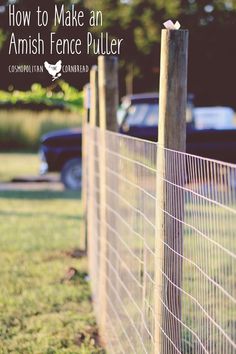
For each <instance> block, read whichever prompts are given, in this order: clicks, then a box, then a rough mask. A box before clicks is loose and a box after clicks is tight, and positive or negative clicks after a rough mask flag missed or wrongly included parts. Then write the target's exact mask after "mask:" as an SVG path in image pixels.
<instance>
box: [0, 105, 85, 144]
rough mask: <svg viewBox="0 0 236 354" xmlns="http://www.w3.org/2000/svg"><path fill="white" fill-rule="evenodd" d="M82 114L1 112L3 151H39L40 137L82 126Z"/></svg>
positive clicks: (0, 137) (27, 111) (0, 135)
mask: <svg viewBox="0 0 236 354" xmlns="http://www.w3.org/2000/svg"><path fill="white" fill-rule="evenodd" d="M81 121H82V114H81V113H80V112H68V111H60V110H59V109H57V110H53V111H48V110H42V111H39V112H37V111H30V110H20V109H11V110H6V109H1V110H0V149H1V151H17V150H18V151H19V150H20V151H37V150H38V148H39V143H40V137H41V136H42V135H43V134H45V133H47V132H50V131H54V130H60V129H65V128H74V127H78V126H80V125H81Z"/></svg>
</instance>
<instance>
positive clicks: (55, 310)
mask: <svg viewBox="0 0 236 354" xmlns="http://www.w3.org/2000/svg"><path fill="white" fill-rule="evenodd" d="M13 156H15V157H16V160H17V161H16V165H15V166H16V169H17V168H18V165H19V166H21V169H20V168H19V171H18V172H17V174H19V173H21V174H25V171H26V170H27V169H28V167H29V164H31V163H32V166H35V163H36V161H35V160H34V158H33V156H31V155H29V160H26V159H25V156H20V155H12V156H11V158H12V160H11V159H9V161H8V159H7V158H6V155H5V158H6V164H5V166H6V165H7V166H10V168H9V170H7V169H6V170H5V171H4V172H1V173H3V174H4V176H5V178H6V179H7V178H8V177H7V176H11V175H12V172H14V174H15V171H13V170H14V158H13ZM27 156H28V155H27ZM2 157H3V158H4V155H0V160H1V161H2ZM20 160H21V163H22V164H21V163H20ZM8 162H9V163H8ZM28 162H29V163H28ZM22 166H25V167H26V170H24V168H23V167H22ZM3 174H2V175H3ZM32 174H33V172H32ZM2 175H1V176H2ZM81 211H82V207H81V201H80V199H79V195H76V194H75V193H74V192H73V193H70V192H64V191H46V190H45V191H23V190H16V191H2V192H0V279H1V282H0V353H1V354H3V353H4V354H5V353H22V354H28V353H32V354H54V353H71V354H72V353H103V351H102V349H101V348H100V347H99V344H98V338H97V327H96V324H95V318H94V315H93V311H92V305H91V299H90V288H89V283H88V281H87V278H86V275H87V261H86V258H85V257H81V258H75V257H74V256H75V255H77V256H78V254H77V253H78V252H74V251H75V250H76V249H77V248H78V246H79V244H80V234H81V224H82V220H81ZM70 270H71V271H70Z"/></svg>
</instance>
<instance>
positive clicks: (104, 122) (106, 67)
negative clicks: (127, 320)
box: [98, 56, 118, 342]
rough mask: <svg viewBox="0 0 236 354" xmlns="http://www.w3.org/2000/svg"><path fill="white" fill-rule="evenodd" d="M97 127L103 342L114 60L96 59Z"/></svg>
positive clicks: (115, 82) (115, 81) (115, 89)
mask: <svg viewBox="0 0 236 354" xmlns="http://www.w3.org/2000/svg"><path fill="white" fill-rule="evenodd" d="M98 86H99V126H100V152H99V172H100V188H99V189H100V242H101V243H100V279H99V309H100V334H101V337H102V340H103V341H104V342H106V330H105V329H106V315H107V259H106V257H107V226H106V199H107V198H106V130H112V131H117V129H118V125H117V118H116V114H117V108H118V60H117V58H116V57H106V56H99V57H98Z"/></svg>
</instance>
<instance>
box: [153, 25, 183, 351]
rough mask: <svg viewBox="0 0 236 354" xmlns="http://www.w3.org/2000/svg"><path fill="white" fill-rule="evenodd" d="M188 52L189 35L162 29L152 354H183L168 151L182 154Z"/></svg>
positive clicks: (177, 205) (178, 230)
mask: <svg viewBox="0 0 236 354" xmlns="http://www.w3.org/2000/svg"><path fill="white" fill-rule="evenodd" d="M187 53H188V31H186V30H162V36H161V72H160V90H159V122H158V148H157V149H158V150H157V177H156V237H155V253H156V264H155V280H156V284H155V287H156V288H155V289H156V292H155V353H158V354H166V353H168V354H175V353H176V352H177V351H178V352H181V291H180V288H181V285H182V258H181V255H182V249H183V227H182V220H183V215H184V208H183V204H184V203H183V201H184V194H183V191H182V189H181V188H180V186H181V183H182V181H183V178H181V177H183V175H182V174H184V171H182V170H181V168H180V165H181V164H180V161H179V155H178V154H176V153H175V152H169V150H166V149H171V150H177V151H182V152H184V151H185V145H186V104H187V59H188V55H187ZM183 166H184V164H183ZM183 169H184V168H183ZM166 212H167V213H166ZM163 332H164V333H165V335H163ZM176 348H177V351H176Z"/></svg>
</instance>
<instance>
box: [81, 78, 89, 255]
mask: <svg viewBox="0 0 236 354" xmlns="http://www.w3.org/2000/svg"><path fill="white" fill-rule="evenodd" d="M83 97H84V113H83V122H82V137H83V138H82V168H83V170H82V207H83V224H82V237H81V239H82V242H81V246H82V248H84V249H85V251H87V145H86V144H87V141H86V136H87V131H86V125H87V123H88V122H89V112H90V85H89V84H86V85H85V86H84V88H83Z"/></svg>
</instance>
